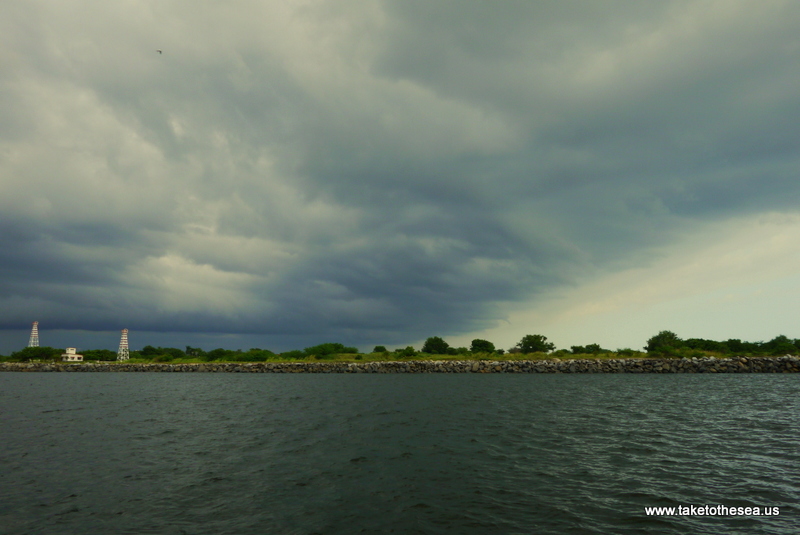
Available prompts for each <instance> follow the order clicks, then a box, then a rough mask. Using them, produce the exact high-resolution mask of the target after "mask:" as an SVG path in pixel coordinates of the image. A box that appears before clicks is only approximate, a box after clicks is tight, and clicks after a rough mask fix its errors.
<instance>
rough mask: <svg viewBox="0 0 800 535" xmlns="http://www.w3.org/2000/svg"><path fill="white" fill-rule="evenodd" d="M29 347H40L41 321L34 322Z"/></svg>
mask: <svg viewBox="0 0 800 535" xmlns="http://www.w3.org/2000/svg"><path fill="white" fill-rule="evenodd" d="M28 347H39V322H38V321H34V322H33V328H32V329H31V337H30V339H29V340H28Z"/></svg>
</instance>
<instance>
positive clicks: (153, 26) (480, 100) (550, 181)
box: [0, 0, 800, 345]
mask: <svg viewBox="0 0 800 535" xmlns="http://www.w3.org/2000/svg"><path fill="white" fill-rule="evenodd" d="M4 9H5V12H6V13H7V14H8V16H6V17H4V20H3V21H2V22H0V30H2V35H3V36H2V38H1V39H2V40H3V41H2V42H3V49H2V56H0V61H2V63H3V65H4V68H3V69H2V74H0V81H1V83H2V85H3V94H4V95H6V96H4V98H3V100H2V102H0V149H1V150H2V155H3V156H2V161H0V188H1V191H0V198H1V199H2V200H0V209H2V212H0V215H1V216H0V228H2V233H1V234H0V251H1V252H0V270H1V271H2V273H3V280H2V282H1V283H0V292H1V293H0V305H2V307H1V309H2V312H0V325H1V326H2V327H3V328H6V329H12V328H20V326H24V325H27V324H28V323H29V322H30V321H31V320H32V319H39V320H40V321H41V320H46V321H47V323H48V324H49V325H50V326H51V327H52V328H83V329H97V330H106V331H113V330H115V329H118V328H119V327H120V326H127V327H129V328H131V329H139V330H150V331H161V332H216V333H248V334H259V333H263V334H265V335H268V336H269V337H270V338H268V339H269V340H275V341H276V342H275V343H284V342H282V341H281V340H283V341H285V340H289V339H291V340H292V343H302V341H304V340H307V343H308V344H309V345H310V344H312V343H316V342H318V341H321V340H322V339H341V340H342V341H346V342H348V343H360V344H366V343H375V342H381V341H385V342H388V343H395V342H396V343H401V342H403V341H411V340H415V339H418V338H420V337H424V336H427V335H431V334H437V333H438V334H450V333H452V334H455V333H464V332H470V331H473V330H479V329H481V328H484V327H486V326H487V325H489V324H491V323H492V322H493V321H496V320H498V319H502V317H503V316H504V309H503V303H509V302H517V301H524V300H529V299H531V298H535V296H536V295H538V294H539V293H540V292H543V291H546V290H547V289H549V288H553V287H556V286H559V285H564V284H570V283H571V282H572V281H573V280H575V278H576V277H579V276H581V275H582V274H585V273H588V272H591V271H592V270H595V269H603V268H605V267H609V269H610V266H612V265H614V266H621V265H625V263H626V262H634V261H637V259H638V258H639V253H641V251H644V250H647V249H648V248H650V247H653V246H655V245H658V244H661V243H664V242H666V241H670V240H672V239H674V238H675V237H676V236H679V235H681V234H682V233H686V232H690V231H691V228H692V226H693V225H695V224H696V223H698V222H700V221H703V220H709V219H723V218H726V217H730V216H732V215H742V214H746V213H753V212H758V211H762V210H793V209H794V207H795V206H796V203H797V200H798V191H799V188H798V186H797V169H798V168H799V167H798V163H800V162H798V153H797V149H796V142H795V141H794V140H796V139H798V138H800V127H799V126H798V124H797V121H796V120H794V118H795V117H797V115H798V113H797V112H798V111H800V96H798V93H797V91H796V88H797V87H798V82H800V63H799V62H800V38H798V37H797V36H798V35H800V32H798V29H800V28H799V26H800V8H798V6H797V5H796V4H794V3H784V2H765V3H759V4H758V5H756V4H752V3H747V2H719V3H715V2H693V1H688V0H687V1H675V2H612V3H602V4H597V5H594V4H592V5H589V4H586V3H583V2H581V3H578V2H574V3H573V2H547V3H543V2H537V3H528V2H506V3H502V4H492V3H486V2H458V3H450V2H436V3H430V2H409V1H397V2H382V3H361V2H356V3H348V2H336V3H333V2H331V3H328V2H310V3H307V4H303V5H299V4H298V5H294V4H290V3H283V2H275V3H263V2H244V3H237V4H236V6H232V5H231V6H228V5H225V4H203V6H202V7H201V8H197V6H196V5H195V4H194V3H190V2H179V1H175V2H147V1H141V2H134V3H128V4H125V5H114V4H100V5H96V4H95V3H91V2H81V1H72V2H65V3H63V5H62V4H58V5H54V4H52V3H47V2H29V1H25V2H22V1H13V2H9V3H8V5H7V6H6V8H4ZM156 49H162V50H163V54H158V53H157V52H156V51H155V50H156ZM626 259H627V260H626Z"/></svg>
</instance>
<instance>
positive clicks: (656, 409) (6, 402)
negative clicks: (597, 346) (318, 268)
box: [0, 373, 800, 535]
mask: <svg viewBox="0 0 800 535" xmlns="http://www.w3.org/2000/svg"><path fill="white" fill-rule="evenodd" d="M706 504H709V505H717V504H723V505H727V506H759V507H765V506H769V507H779V508H780V514H779V515H778V516H748V517H699V516H661V517H656V516H648V515H646V514H645V507H651V506H677V505H706ZM798 532H800V376H798V375H796V374H787V375H774V374H763V375H759V374H731V375H716V376H714V375H690V374H687V375H628V374H619V375H618V374H614V375H598V374H595V375H499V374H498V375H473V374H461V375H451V374H443V375H439V374H430V375H383V374H381V375H361V374H359V375H335V374H323V375H306V374H297V375H270V374H252V375H249V374H177V373H176V374H165V373H152V374H148V373H127V374H126V373H80V374H78V373H75V374H71V373H3V374H0V533H4V534H66V533H70V534H72V533H75V534H85V533H86V534H88V533H98V534H100V533H114V534H126V533H129V534H142V533H158V534H181V533H186V534H228V533H230V534H273V533H274V534H284V533H287V534H312V533H320V534H337V533H341V534H352V533H455V534H473V533H474V534H482V535H483V534H495V533H498V534H506V533H508V534H510V533H545V534H571V533H575V534H582V533H598V534H600V533H603V534H606V533H619V534H627V533H659V534H662V533H664V534H678V533H681V534H683V533H696V534H704V533H714V534H717V533H725V534H736V533H742V534H744V533H747V534H750V533H773V534H787V535H788V534H795V533H798Z"/></svg>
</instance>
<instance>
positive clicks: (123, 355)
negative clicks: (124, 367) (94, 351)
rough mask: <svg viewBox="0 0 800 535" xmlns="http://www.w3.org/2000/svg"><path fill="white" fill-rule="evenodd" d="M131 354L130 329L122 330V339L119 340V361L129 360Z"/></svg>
mask: <svg viewBox="0 0 800 535" xmlns="http://www.w3.org/2000/svg"><path fill="white" fill-rule="evenodd" d="M129 358H131V353H130V351H128V329H122V337H121V338H120V339H119V349H118V350H117V360H128V359H129Z"/></svg>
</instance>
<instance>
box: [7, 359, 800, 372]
mask: <svg viewBox="0 0 800 535" xmlns="http://www.w3.org/2000/svg"><path fill="white" fill-rule="evenodd" d="M0 372H118V373H120V372H121V373H132V372H138V373H141V372H158V373H163V372H172V373H209V372H212V373H799V372H800V356H792V355H786V356H783V357H729V358H713V357H704V358H691V359H689V358H682V359H669V358H627V359H607V360H601V359H574V360H573V359H570V360H559V359H548V360H495V361H492V360H408V361H386V362H363V363H362V362H352V363H343V362H249V363H242V362H208V363H192V364H170V363H147V364H143V363H137V364H130V363H125V362H82V363H65V362H56V363H45V362H3V363H0Z"/></svg>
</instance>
